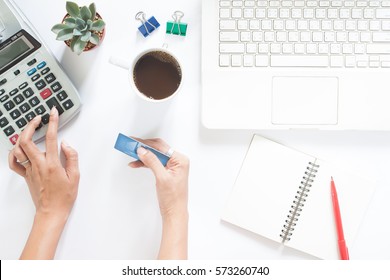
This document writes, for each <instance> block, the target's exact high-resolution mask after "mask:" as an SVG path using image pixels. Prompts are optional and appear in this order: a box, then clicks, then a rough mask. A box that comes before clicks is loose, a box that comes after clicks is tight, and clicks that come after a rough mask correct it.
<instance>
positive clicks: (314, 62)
mask: <svg viewBox="0 0 390 280" xmlns="http://www.w3.org/2000/svg"><path fill="white" fill-rule="evenodd" d="M328 65H329V58H328V56H325V55H324V56H320V55H318V56H314V55H312V56H304V55H273V56H271V66H274V67H328Z"/></svg>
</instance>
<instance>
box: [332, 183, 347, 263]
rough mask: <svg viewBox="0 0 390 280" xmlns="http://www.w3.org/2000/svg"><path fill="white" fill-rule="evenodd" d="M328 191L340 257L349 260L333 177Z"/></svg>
mask: <svg viewBox="0 0 390 280" xmlns="http://www.w3.org/2000/svg"><path fill="white" fill-rule="evenodd" d="M330 190H331V193H332V202H333V212H334V217H335V221H336V228H337V239H338V244H339V250H340V257H341V259H342V260H349V254H348V247H347V243H345V239H344V231H343V223H342V221H341V214H340V206H339V200H338V198H337V191H336V186H335V184H334V181H333V177H331V181H330Z"/></svg>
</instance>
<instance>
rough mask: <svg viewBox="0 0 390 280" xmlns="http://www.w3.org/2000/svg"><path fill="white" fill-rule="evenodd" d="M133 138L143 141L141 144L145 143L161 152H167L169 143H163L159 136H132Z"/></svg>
mask: <svg viewBox="0 0 390 280" xmlns="http://www.w3.org/2000/svg"><path fill="white" fill-rule="evenodd" d="M132 138H134V139H135V140H137V141H139V142H141V143H143V144H146V145H148V146H150V147H152V148H154V149H156V150H158V151H160V152H162V153H166V152H168V150H169V145H168V144H167V143H165V141H164V140H162V139H160V138H153V139H141V138H136V137H132Z"/></svg>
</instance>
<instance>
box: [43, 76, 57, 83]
mask: <svg viewBox="0 0 390 280" xmlns="http://www.w3.org/2000/svg"><path fill="white" fill-rule="evenodd" d="M45 80H46V82H47V83H48V84H50V83H52V82H54V81H55V80H56V76H54V74H53V73H50V74H49V75H47V76H46V77H45Z"/></svg>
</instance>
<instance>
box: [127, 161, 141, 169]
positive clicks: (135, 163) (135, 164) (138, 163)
mask: <svg viewBox="0 0 390 280" xmlns="http://www.w3.org/2000/svg"><path fill="white" fill-rule="evenodd" d="M129 166H130V167H131V168H140V167H145V164H144V163H143V162H142V161H140V160H136V161H133V162H130V163H129Z"/></svg>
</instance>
